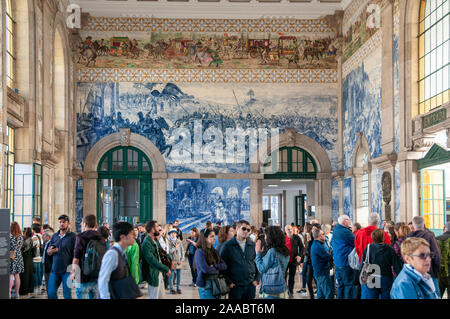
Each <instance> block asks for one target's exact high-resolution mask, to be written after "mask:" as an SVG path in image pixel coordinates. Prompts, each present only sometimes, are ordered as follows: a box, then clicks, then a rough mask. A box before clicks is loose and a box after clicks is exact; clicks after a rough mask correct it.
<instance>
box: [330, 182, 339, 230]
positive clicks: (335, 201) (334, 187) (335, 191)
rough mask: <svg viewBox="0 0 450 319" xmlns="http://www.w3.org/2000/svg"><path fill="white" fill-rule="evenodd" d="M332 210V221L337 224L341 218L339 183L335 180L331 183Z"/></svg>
mask: <svg viewBox="0 0 450 319" xmlns="http://www.w3.org/2000/svg"><path fill="white" fill-rule="evenodd" d="M331 192H332V195H331V196H332V199H331V210H332V220H333V222H337V220H338V218H339V183H338V181H337V180H335V179H333V181H332V182H331Z"/></svg>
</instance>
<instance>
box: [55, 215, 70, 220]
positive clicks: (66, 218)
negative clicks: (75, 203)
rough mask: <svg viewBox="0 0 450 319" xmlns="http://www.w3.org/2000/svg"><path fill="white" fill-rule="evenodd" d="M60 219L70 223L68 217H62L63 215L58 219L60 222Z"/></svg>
mask: <svg viewBox="0 0 450 319" xmlns="http://www.w3.org/2000/svg"><path fill="white" fill-rule="evenodd" d="M60 219H64V220H65V221H68V222H69V221H70V220H69V216H67V215H64V214H63V215H61V216H59V217H58V220H60Z"/></svg>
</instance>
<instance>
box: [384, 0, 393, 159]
mask: <svg viewBox="0 0 450 319" xmlns="http://www.w3.org/2000/svg"><path fill="white" fill-rule="evenodd" d="M393 3H394V1H393V0H383V2H382V11H381V16H382V18H381V21H382V26H381V33H382V62H381V67H382V81H381V83H382V84H381V90H382V94H381V123H382V124H381V125H382V137H381V148H382V150H383V154H392V153H394V152H395V128H394V121H393V119H394V19H393V16H394V6H393Z"/></svg>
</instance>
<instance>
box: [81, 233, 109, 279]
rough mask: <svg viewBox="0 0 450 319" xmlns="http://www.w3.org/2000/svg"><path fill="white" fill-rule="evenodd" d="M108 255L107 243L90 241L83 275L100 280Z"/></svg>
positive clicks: (85, 256) (84, 261)
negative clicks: (105, 257) (104, 261)
mask: <svg viewBox="0 0 450 319" xmlns="http://www.w3.org/2000/svg"><path fill="white" fill-rule="evenodd" d="M105 253H106V245H105V242H104V241H103V240H102V239H100V240H94V239H92V240H90V241H89V243H88V244H87V246H86V252H85V253H84V260H83V271H82V272H83V275H85V276H89V277H91V278H98V274H99V272H100V267H101V265H102V259H103V256H104V255H105Z"/></svg>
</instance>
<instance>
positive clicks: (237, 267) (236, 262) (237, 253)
mask: <svg viewBox="0 0 450 319" xmlns="http://www.w3.org/2000/svg"><path fill="white" fill-rule="evenodd" d="M220 257H221V258H222V259H223V260H224V261H225V263H226V264H227V270H225V272H224V276H225V279H226V281H227V283H228V284H231V283H233V284H235V285H236V286H248V285H250V284H251V283H252V282H253V281H259V279H260V274H259V272H258V269H257V268H256V263H255V258H256V252H255V243H254V242H253V241H252V240H251V239H248V238H247V243H246V244H245V252H242V249H241V246H239V243H238V242H237V240H236V237H234V238H232V239H230V240H229V241H227V242H226V243H225V244H224V246H223V248H222V252H221V254H220Z"/></svg>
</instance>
